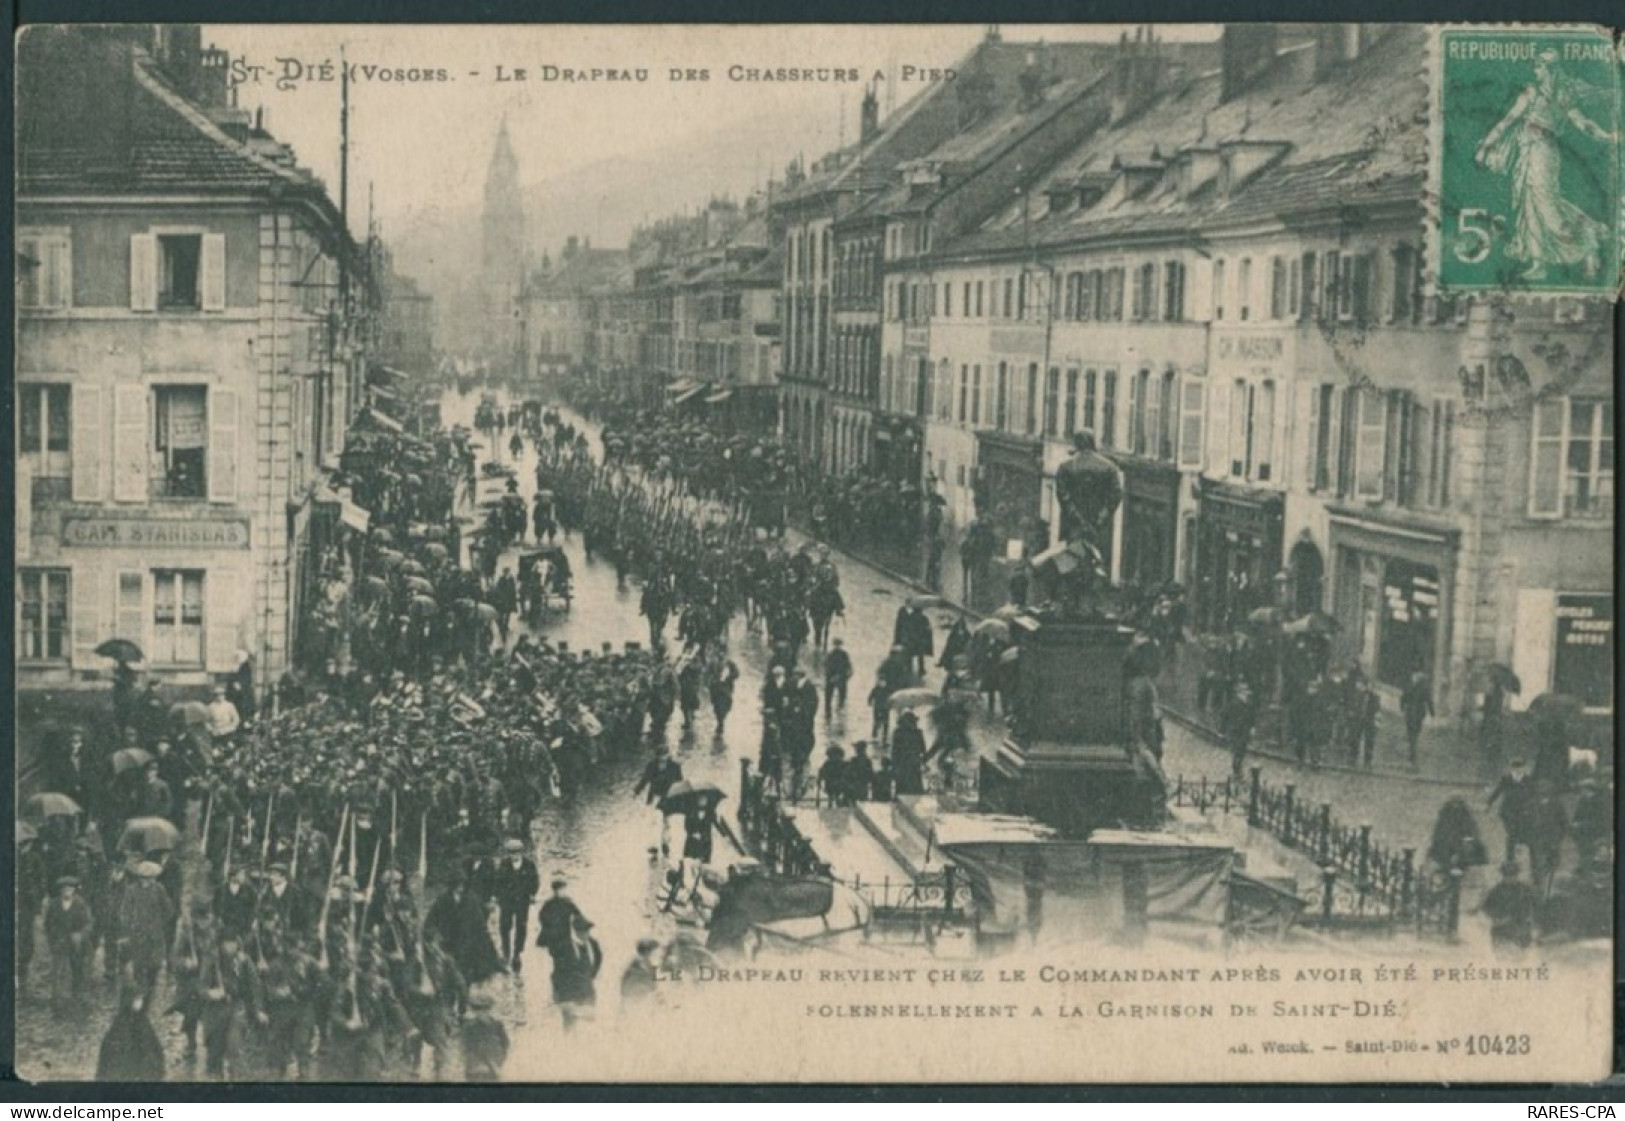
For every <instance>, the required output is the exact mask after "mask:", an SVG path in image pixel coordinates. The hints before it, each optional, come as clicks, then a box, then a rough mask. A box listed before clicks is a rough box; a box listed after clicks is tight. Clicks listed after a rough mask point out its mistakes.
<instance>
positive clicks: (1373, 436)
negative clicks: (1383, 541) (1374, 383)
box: [1354, 390, 1388, 498]
mask: <svg viewBox="0 0 1625 1121" xmlns="http://www.w3.org/2000/svg"><path fill="white" fill-rule="evenodd" d="M1359 410H1360V417H1359V430H1358V433H1357V434H1356V440H1355V450H1354V463H1355V470H1354V482H1355V495H1356V496H1357V497H1359V498H1381V497H1382V496H1383V482H1384V474H1385V472H1386V470H1387V452H1388V399H1387V397H1386V396H1385V395H1384V394H1382V393H1378V392H1376V391H1375V390H1366V391H1364V392H1362V393H1361V394H1360V395H1359Z"/></svg>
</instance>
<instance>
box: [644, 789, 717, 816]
mask: <svg viewBox="0 0 1625 1121" xmlns="http://www.w3.org/2000/svg"><path fill="white" fill-rule="evenodd" d="M726 797H727V795H726V794H724V793H723V792H722V788H721V787H719V786H717V785H716V784H715V783H712V782H678V783H673V784H672V787H671V789H670V790H668V791H666V796H665V797H664V798H662V799H660V812H661V813H663V814H680V813H687V812H688V811H689V810H693V809H699V808H701V807H704V806H714V805H716V804H717V803H718V802H720V801H722V800H723V799H724V798H726Z"/></svg>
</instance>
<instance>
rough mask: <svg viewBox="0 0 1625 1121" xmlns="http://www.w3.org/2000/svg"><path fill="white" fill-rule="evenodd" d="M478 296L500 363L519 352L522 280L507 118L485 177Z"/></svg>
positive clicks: (521, 222)
mask: <svg viewBox="0 0 1625 1121" xmlns="http://www.w3.org/2000/svg"><path fill="white" fill-rule="evenodd" d="M480 234H481V238H480V293H481V300H482V303H483V304H484V312H485V316H484V318H485V320H486V322H487V328H488V329H487V330H486V332H485V339H486V340H487V342H488V349H489V352H490V353H489V359H490V360H491V361H492V362H493V363H494V364H497V365H498V366H499V367H500V366H501V365H504V364H507V363H509V362H511V361H512V360H513V359H514V358H515V357H516V356H518V355H520V354H521V350H520V339H519V314H518V313H519V305H518V301H519V296H520V293H521V290H522V287H523V285H524V278H525V210H524V203H523V201H522V199H521V197H520V193H519V160H518V159H517V158H516V157H515V156H514V152H513V143H512V141H511V140H509V138H508V118H507V117H506V116H504V117H503V118H502V123H501V125H500V126H499V127H498V129H497V140H496V147H495V148H494V149H493V151H492V152H491V164H490V167H489V168H488V169H487V170H486V173H485V209H484V211H483V213H482V214H481V217H480Z"/></svg>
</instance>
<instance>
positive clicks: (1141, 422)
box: [1124, 374, 1145, 455]
mask: <svg viewBox="0 0 1625 1121" xmlns="http://www.w3.org/2000/svg"><path fill="white" fill-rule="evenodd" d="M1124 443H1126V444H1127V445H1128V450H1129V451H1130V452H1131V453H1132V454H1134V455H1139V454H1141V453H1142V452H1144V451H1145V402H1144V401H1142V400H1140V376H1139V375H1138V374H1136V375H1134V376H1133V377H1131V378H1129V379H1128V439H1127V440H1125V441H1124Z"/></svg>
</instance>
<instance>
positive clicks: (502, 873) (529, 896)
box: [494, 837, 542, 973]
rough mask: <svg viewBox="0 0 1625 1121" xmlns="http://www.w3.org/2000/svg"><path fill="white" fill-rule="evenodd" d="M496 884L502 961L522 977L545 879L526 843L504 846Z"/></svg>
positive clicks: (513, 840)
mask: <svg viewBox="0 0 1625 1121" xmlns="http://www.w3.org/2000/svg"><path fill="white" fill-rule="evenodd" d="M494 880H495V887H496V901H497V912H498V918H497V929H498V930H499V931H500V932H501V938H502V959H503V960H504V961H506V962H508V963H509V965H510V966H511V968H512V969H513V971H514V972H515V973H518V972H519V971H520V967H521V962H522V960H523V954H524V950H525V935H526V933H527V932H528V930H529V925H530V907H531V904H532V903H533V902H534V901H535V899H536V893H537V892H539V891H540V890H541V889H542V876H541V873H540V872H538V871H537V870H536V862H535V861H534V860H532V859H531V858H530V857H529V856H527V855H526V854H525V843H524V842H523V841H521V840H519V839H518V838H517V837H510V838H509V839H508V840H506V841H504V842H503V845H502V862H501V863H500V864H498V865H497V869H496V875H495V877H494Z"/></svg>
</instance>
